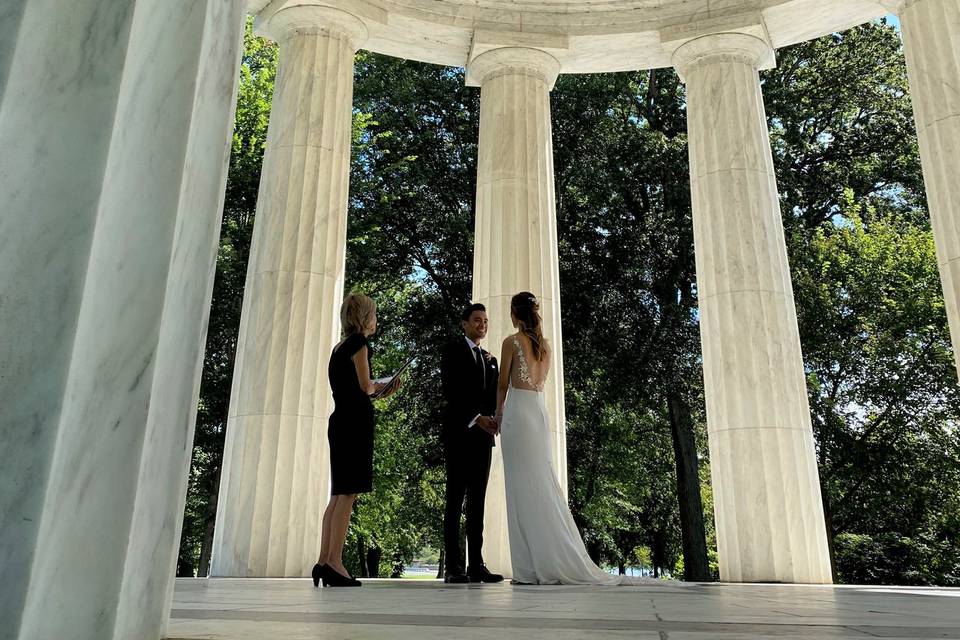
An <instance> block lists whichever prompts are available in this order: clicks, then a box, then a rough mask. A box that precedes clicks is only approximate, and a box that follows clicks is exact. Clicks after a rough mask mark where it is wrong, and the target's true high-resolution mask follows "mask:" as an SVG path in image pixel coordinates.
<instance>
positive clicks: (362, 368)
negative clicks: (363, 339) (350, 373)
mask: <svg viewBox="0 0 960 640" xmlns="http://www.w3.org/2000/svg"><path fill="white" fill-rule="evenodd" d="M352 360H353V366H354V367H356V368H357V382H359V383H360V388H361V389H363V392H364V393H365V394H367V395H368V396H369V395H370V394H372V393H375V392H376V391H377V390H378V389H379V388H380V385H378V384H377V383H375V382H374V381H373V380H371V379H370V361H369V360H367V347H366V346H363V347H360V350H359V351H357V352H356V353H355V354H353V358H352Z"/></svg>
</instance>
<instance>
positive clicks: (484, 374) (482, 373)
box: [473, 347, 487, 388]
mask: <svg viewBox="0 0 960 640" xmlns="http://www.w3.org/2000/svg"><path fill="white" fill-rule="evenodd" d="M473 352H474V353H475V354H477V364H478V365H479V366H480V380H481V382H482V384H483V387H484V388H486V387H487V372H486V371H485V370H484V368H483V353H482V352H481V351H480V347H474V348H473Z"/></svg>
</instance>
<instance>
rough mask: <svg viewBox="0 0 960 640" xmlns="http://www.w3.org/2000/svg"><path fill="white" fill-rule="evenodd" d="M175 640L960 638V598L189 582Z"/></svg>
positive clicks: (849, 590) (665, 588)
mask: <svg viewBox="0 0 960 640" xmlns="http://www.w3.org/2000/svg"><path fill="white" fill-rule="evenodd" d="M168 637H169V638H171V639H174V638H175V639H177V640H181V639H182V640H186V639H190V640H194V639H199V638H205V639H217V640H221V639H222V640H228V639H229V640H253V639H256V640H273V639H278V638H283V639H290V640H302V639H306V638H310V639H327V638H350V639H355V640H364V639H376V640H381V639H384V640H385V639H387V638H402V639H404V640H430V639H433V638H457V639H458V640H459V639H464V640H469V639H474V638H476V639H479V638H484V639H486V638H491V637H503V638H509V639H513V638H529V639H531V640H539V639H549V640H574V639H579V638H640V639H644V638H654V639H657V640H694V639H698V640H699V639H706V638H715V639H720V640H735V639H741V638H743V639H746V638H777V639H778V640H788V639H793V638H795V639H799V638H804V639H810V638H957V639H960V589H935V588H903V587H848V586H844V587H812V586H797V585H737V584H724V585H720V584H691V583H678V582H655V583H650V584H645V585H643V586H631V587H581V586H555V587H535V586H520V585H517V586H511V585H509V584H500V585H444V584H443V583H442V582H437V581H433V580H367V581H364V586H363V587H362V588H360V589H314V588H313V585H312V584H311V583H310V581H309V580H306V579H303V580H296V579H289V580H258V579H246V580H232V579H212V580H206V579H178V580H177V585H176V591H175V595H174V603H173V611H172V612H171V620H170V627H169V631H168Z"/></svg>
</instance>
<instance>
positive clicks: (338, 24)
mask: <svg viewBox="0 0 960 640" xmlns="http://www.w3.org/2000/svg"><path fill="white" fill-rule="evenodd" d="M266 30H267V33H269V34H270V37H271V38H273V39H274V40H276V41H277V42H280V43H282V42H284V41H285V40H288V39H289V38H291V37H293V36H294V35H298V34H316V33H330V34H333V35H337V36H341V37H346V38H347V39H348V40H349V41H350V44H351V45H352V47H353V50H354V51H356V50H358V49H359V48H360V47H361V46H363V43H364V42H366V41H367V38H369V37H370V32H369V30H368V29H367V25H366V23H365V22H364V21H363V20H361V19H360V18H358V17H357V16H355V15H353V14H352V13H349V12H347V11H343V10H342V9H335V8H333V7H321V6H317V5H294V6H290V7H285V8H283V9H281V10H280V11H278V12H276V13H275V14H273V15H272V16H271V17H270V21H269V22H268V23H267V28H266Z"/></svg>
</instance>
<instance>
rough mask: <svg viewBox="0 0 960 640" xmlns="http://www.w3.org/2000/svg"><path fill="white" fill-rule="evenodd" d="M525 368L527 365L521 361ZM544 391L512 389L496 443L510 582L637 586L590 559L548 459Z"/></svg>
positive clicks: (633, 580)
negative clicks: (500, 460) (500, 463)
mask: <svg viewBox="0 0 960 640" xmlns="http://www.w3.org/2000/svg"><path fill="white" fill-rule="evenodd" d="M524 364H526V363H524ZM549 421H550V417H549V415H548V413H547V407H546V404H545V403H544V398H543V392H542V391H533V390H527V389H518V388H516V387H514V386H512V385H511V386H510V389H509V392H508V394H507V399H506V403H505V404H504V408H503V421H502V426H501V433H500V440H501V446H502V449H501V452H502V455H503V474H504V486H505V489H506V498H507V527H508V530H509V535H510V557H511V559H512V564H513V579H514V580H515V581H516V582H522V583H527V584H596V585H622V584H637V583H640V582H642V581H643V579H641V578H631V577H627V576H619V575H613V574H610V573H607V572H606V571H604V570H603V569H601V568H600V567H598V566H597V565H595V564H594V563H593V561H592V560H590V556H589V555H588V554H587V550H586V548H585V547H584V545H583V539H582V538H581V537H580V531H579V530H578V529H577V525H576V523H575V522H574V521H573V516H572V515H571V514H570V509H569V507H568V506H567V501H566V499H565V498H564V496H563V491H562V490H561V489H560V483H559V481H558V480H557V474H556V470H555V469H554V468H553V462H552V460H551V459H550V447H549V442H550V433H549V428H548V425H549Z"/></svg>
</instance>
